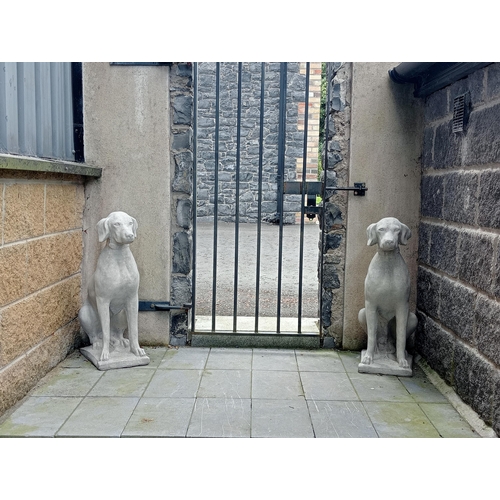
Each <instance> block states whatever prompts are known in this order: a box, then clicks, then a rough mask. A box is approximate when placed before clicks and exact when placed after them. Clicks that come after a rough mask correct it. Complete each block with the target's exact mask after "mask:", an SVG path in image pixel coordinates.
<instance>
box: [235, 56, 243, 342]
mask: <svg viewBox="0 0 500 500" xmlns="http://www.w3.org/2000/svg"><path fill="white" fill-rule="evenodd" d="M241 67H242V63H238V113H237V114H238V116H237V124H236V205H235V210H236V214H235V219H234V220H235V226H234V289H233V332H234V333H236V331H237V322H238V253H239V252H238V243H239V230H240V142H241V73H242V71H241Z"/></svg>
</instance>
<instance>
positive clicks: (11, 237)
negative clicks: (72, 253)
mask: <svg viewBox="0 0 500 500" xmlns="http://www.w3.org/2000/svg"><path fill="white" fill-rule="evenodd" d="M44 199H45V186H44V185H43V184H11V185H6V186H5V199H4V205H5V214H4V235H3V236H4V243H9V242H11V241H17V240H21V239H25V238H32V237H35V236H40V235H42V234H43V231H44Z"/></svg>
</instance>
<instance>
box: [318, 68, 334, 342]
mask: <svg viewBox="0 0 500 500" xmlns="http://www.w3.org/2000/svg"><path fill="white" fill-rule="evenodd" d="M330 86H331V64H330V63H327V70H326V88H327V91H326V104H325V106H326V110H325V138H324V143H325V144H324V149H323V151H324V157H323V158H324V159H323V185H322V186H321V198H322V200H321V204H322V208H323V209H322V210H321V225H320V230H321V249H320V266H319V268H320V279H319V339H320V343H321V344H323V274H324V270H323V268H324V262H325V256H324V248H325V217H326V212H325V203H326V200H325V197H326V178H327V172H328V136H329V135H330Z"/></svg>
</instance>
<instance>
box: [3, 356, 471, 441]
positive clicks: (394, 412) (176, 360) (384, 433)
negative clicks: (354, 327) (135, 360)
mask: <svg viewBox="0 0 500 500" xmlns="http://www.w3.org/2000/svg"><path fill="white" fill-rule="evenodd" d="M146 351H147V353H148V355H149V356H150V358H151V363H150V364H149V365H148V366H144V367H136V368H124V369H119V370H110V371H105V372H102V371H98V370H97V369H96V368H95V367H94V366H93V365H92V364H91V363H90V362H88V361H87V360H86V359H85V358H83V356H81V355H80V353H79V352H74V353H73V354H71V355H70V356H69V357H68V358H66V359H65V360H64V361H63V362H61V363H60V364H59V365H58V366H57V367H56V368H54V369H53V370H52V371H51V372H49V373H48V374H47V375H46V377H44V378H43V379H42V380H41V381H40V383H39V384H38V385H37V386H36V387H35V388H34V389H33V390H32V391H31V393H30V394H28V396H27V397H26V398H24V400H23V401H21V402H20V403H19V404H18V405H17V406H16V407H15V408H13V409H12V410H10V411H9V412H7V414H5V415H4V416H3V417H2V418H0V437H218V438H220V437H240V438H248V437H274V438H278V437H281V438H299V437H302V438H313V437H316V438H350V437H352V438H377V437H381V438H389V437H395V438H403V437H408V438H409V437H414V438H422V437H429V438H431V437H435V438H438V437H446V438H463V437H480V436H479V434H477V433H476V432H475V431H474V430H473V429H472V427H471V426H470V425H469V424H468V423H467V422H466V421H465V420H464V419H463V418H462V417H461V416H460V414H459V413H458V412H457V411H456V410H455V408H454V407H453V406H452V405H451V404H450V402H449V401H448V399H447V398H445V397H444V396H443V395H442V394H441V392H439V391H438V390H437V389H436V387H435V386H434V385H433V384H432V383H431V382H430V381H429V380H428V378H427V377H426V375H425V373H424V372H423V371H422V370H421V369H420V368H419V367H418V366H417V367H415V371H414V376H413V377H412V378H404V377H394V376H382V375H370V374H360V373H358V371H357V365H358V363H359V353H357V352H342V351H333V350H310V351H308V350H285V349H283V350H271V349H238V348H234V349H232V348H229V349H223V348H200V347H181V348H178V349H177V348H166V347H164V348H146Z"/></svg>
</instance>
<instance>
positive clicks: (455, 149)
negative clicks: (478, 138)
mask: <svg viewBox="0 0 500 500" xmlns="http://www.w3.org/2000/svg"><path fill="white" fill-rule="evenodd" d="M463 140H464V138H463V136H462V135H461V134H454V133H453V132H452V121H451V120H448V121H446V123H443V124H441V125H438V126H437V127H436V135H435V137H434V163H433V166H434V168H436V169H442V168H449V167H457V166H460V165H461V163H462V154H461V152H462V141H463Z"/></svg>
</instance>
